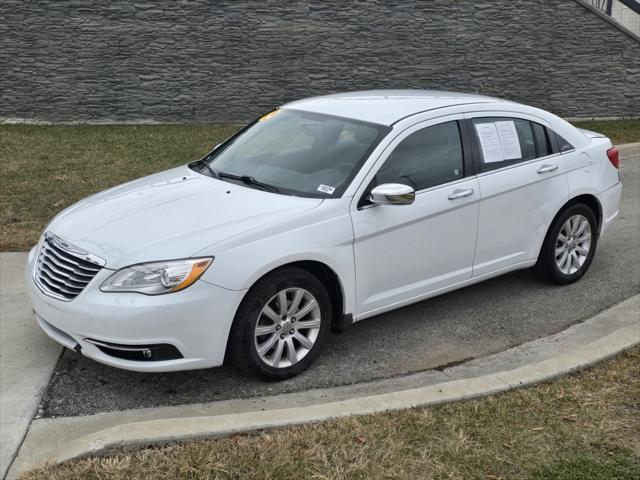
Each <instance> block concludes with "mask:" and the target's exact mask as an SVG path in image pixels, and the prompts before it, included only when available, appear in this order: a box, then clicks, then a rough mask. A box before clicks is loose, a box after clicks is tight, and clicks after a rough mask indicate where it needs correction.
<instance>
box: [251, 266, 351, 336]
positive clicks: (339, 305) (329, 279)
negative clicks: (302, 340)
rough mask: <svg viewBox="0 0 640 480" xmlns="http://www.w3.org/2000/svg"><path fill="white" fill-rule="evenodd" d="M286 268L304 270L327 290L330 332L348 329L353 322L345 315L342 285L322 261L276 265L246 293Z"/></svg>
mask: <svg viewBox="0 0 640 480" xmlns="http://www.w3.org/2000/svg"><path fill="white" fill-rule="evenodd" d="M288 267H296V268H300V269H301V270H305V271H306V272H309V273H310V274H311V275H313V276H314V277H316V278H317V279H318V280H320V281H321V282H322V283H323V284H324V285H325V287H326V288H327V292H328V293H329V298H330V299H331V310H332V318H331V331H332V332H334V333H341V332H343V331H344V329H345V328H346V327H348V326H349V325H350V324H351V323H352V321H353V320H352V318H353V315H352V314H350V313H346V311H345V295H346V292H345V289H344V284H343V282H342V280H341V279H340V276H339V275H338V274H337V273H336V271H335V270H334V269H333V268H331V267H330V266H329V265H327V264H326V263H324V262H322V261H319V260H294V261H290V262H288V263H284V264H281V265H278V266H277V267H273V268H271V269H270V270H268V271H266V272H264V273H263V274H262V275H260V277H258V278H256V279H255V280H254V281H253V283H252V284H251V287H249V289H248V290H247V291H249V290H250V289H251V288H253V286H254V285H255V284H256V283H258V282H259V281H260V280H262V279H263V278H264V277H266V276H267V275H270V274H272V273H274V272H277V271H278V270H282V269H283V268H288Z"/></svg>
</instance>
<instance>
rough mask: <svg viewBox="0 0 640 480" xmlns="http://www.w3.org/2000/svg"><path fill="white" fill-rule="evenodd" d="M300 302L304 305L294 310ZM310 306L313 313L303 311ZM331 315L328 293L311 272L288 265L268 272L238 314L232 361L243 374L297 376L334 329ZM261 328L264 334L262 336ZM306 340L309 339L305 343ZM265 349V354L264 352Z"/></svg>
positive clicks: (233, 331)
mask: <svg viewBox="0 0 640 480" xmlns="http://www.w3.org/2000/svg"><path fill="white" fill-rule="evenodd" d="M281 292H285V293H284V295H285V298H286V302H285V304H286V307H285V311H286V310H288V312H286V313H285V314H284V315H283V310H282V309H281V308H280V306H281V302H280V299H281V298H282V297H281ZM298 297H299V298H298ZM296 299H298V305H299V307H298V309H297V310H296V311H295V312H294V311H293V308H294V307H295V306H294V303H295V301H296ZM314 300H315V305H314V302H313V301H314ZM267 307H269V309H270V310H267ZM308 308H311V310H310V311H309V312H307V313H304V310H305V309H308ZM265 312H267V313H268V314H267V313H265ZM296 312H297V313H298V314H303V315H302V318H296V317H295V314H296ZM331 315H332V312H331V300H330V298H329V294H328V293H327V289H326V287H325V286H324V284H323V283H322V282H321V281H320V280H319V279H318V278H317V277H315V276H314V275H312V274H311V273H309V272H307V271H305V270H302V269H300V268H296V267H285V268H282V269H280V270H277V271H275V272H272V273H270V274H267V275H266V276H265V277H263V278H262V279H260V280H259V281H258V282H257V283H256V284H255V285H254V286H253V287H251V289H250V290H249V291H248V292H247V294H246V296H245V298H244V299H243V300H242V303H241V304H240V307H239V308H238V311H237V312H236V315H235V318H234V320H233V325H232V327H231V332H230V336H229V343H228V350H229V359H230V360H231V363H232V364H233V365H234V366H235V367H236V368H237V369H238V370H240V371H242V372H246V373H251V374H254V375H258V376H260V377H262V378H264V379H266V380H284V379H287V378H290V377H293V376H295V375H298V374H299V373H301V372H302V371H304V370H306V369H307V368H308V367H309V366H310V365H311V364H312V363H313V362H314V360H315V359H316V357H317V356H318V354H319V353H320V351H321V350H322V347H323V346H324V343H325V342H326V339H327V335H328V333H329V330H330V328H331ZM318 319H319V322H318ZM318 323H319V324H318ZM302 325H304V327H302ZM258 327H259V328H260V329H261V330H260V332H264V335H259V333H260V332H259V331H257V330H256V328H258ZM276 328H277V330H275V329H276ZM301 337H304V338H305V339H306V341H305V342H302V341H301V340H303V339H302V338H301ZM270 342H273V344H271V345H270ZM292 347H293V348H292ZM262 349H266V350H265V351H263V352H262V353H261V350H262ZM292 351H295V355H294V354H292V353H291V352H292ZM278 352H279V354H278ZM293 359H295V362H293V361H292V360H293Z"/></svg>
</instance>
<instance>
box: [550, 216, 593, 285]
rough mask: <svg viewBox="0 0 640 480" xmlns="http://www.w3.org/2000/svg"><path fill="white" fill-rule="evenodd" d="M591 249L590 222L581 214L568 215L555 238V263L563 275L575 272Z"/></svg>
mask: <svg viewBox="0 0 640 480" xmlns="http://www.w3.org/2000/svg"><path fill="white" fill-rule="evenodd" d="M590 249H591V224H590V223H589V221H588V220H587V219H586V217H584V216H583V215H574V216H572V217H570V218H569V219H568V220H567V221H566V222H564V224H563V225H562V228H561V229H560V233H558V238H557V239H556V251H555V254H556V265H557V266H558V269H559V270H560V271H561V272H562V273H563V274H565V275H572V274H574V273H576V272H577V271H578V270H579V269H580V268H581V267H582V265H583V264H584V262H585V261H586V260H587V257H588V256H589V250H590Z"/></svg>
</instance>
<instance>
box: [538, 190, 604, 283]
mask: <svg viewBox="0 0 640 480" xmlns="http://www.w3.org/2000/svg"><path fill="white" fill-rule="evenodd" d="M597 244H598V222H597V220H596V216H595V214H594V213H593V210H591V208H589V207H588V206H587V205H585V204H583V203H576V204H573V205H570V206H569V207H568V208H566V209H565V210H564V211H563V212H562V213H561V214H560V215H558V217H557V218H556V219H555V221H554V222H553V224H552V225H551V227H550V228H549V231H548V233H547V237H546V238H545V241H544V244H543V245H542V249H541V251H540V256H539V257H538V262H537V263H536V265H535V267H534V269H535V271H536V273H537V274H538V275H539V276H540V277H542V278H543V279H545V280H549V281H552V282H554V283H557V284H559V285H566V284H569V283H573V282H575V281H576V280H578V279H579V278H580V277H582V275H584V274H585V272H586V271H587V269H588V268H589V265H591V261H592V260H593V256H594V254H595V251H596V246H597Z"/></svg>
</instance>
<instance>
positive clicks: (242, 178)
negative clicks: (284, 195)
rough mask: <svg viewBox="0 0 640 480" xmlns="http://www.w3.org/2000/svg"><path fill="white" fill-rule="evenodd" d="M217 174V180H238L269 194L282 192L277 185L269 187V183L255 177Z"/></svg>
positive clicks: (224, 173)
mask: <svg viewBox="0 0 640 480" xmlns="http://www.w3.org/2000/svg"><path fill="white" fill-rule="evenodd" d="M209 168H211V167H209ZM212 170H213V169H212ZM215 174H216V178H230V179H231V180H238V181H240V182H242V183H244V184H245V185H251V186H253V187H258V188H261V189H263V190H267V191H269V192H274V193H277V192H279V191H280V189H279V188H278V187H276V186H275V185H269V184H268V183H264V182H261V181H260V180H257V179H256V178H255V177H252V176H250V175H234V174H233V173H226V172H219V171H218V172H215Z"/></svg>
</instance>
